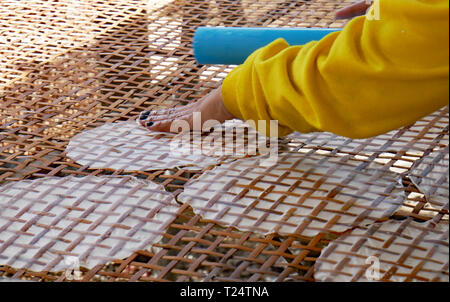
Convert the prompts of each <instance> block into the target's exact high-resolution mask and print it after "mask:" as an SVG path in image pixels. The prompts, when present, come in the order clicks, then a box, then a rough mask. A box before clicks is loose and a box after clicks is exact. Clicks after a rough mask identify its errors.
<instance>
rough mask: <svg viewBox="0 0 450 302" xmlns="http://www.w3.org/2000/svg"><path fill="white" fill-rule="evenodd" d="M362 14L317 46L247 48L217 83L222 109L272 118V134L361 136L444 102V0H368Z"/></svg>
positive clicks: (446, 46)
mask: <svg viewBox="0 0 450 302" xmlns="http://www.w3.org/2000/svg"><path fill="white" fill-rule="evenodd" d="M369 13H370V16H373V17H372V18H369V17H368V15H366V16H361V17H358V18H355V19H353V20H351V21H350V22H349V23H347V25H346V26H345V27H344V29H343V30H342V31H341V32H336V33H332V34H329V35H327V36H326V37H324V38H323V39H321V40H320V41H313V42H310V43H307V44H305V45H302V46H289V45H288V44H287V43H286V41H284V40H283V39H278V40H276V41H274V42H272V43H271V44H269V45H267V46H265V47H263V48H261V49H259V50H257V51H255V52H254V53H253V54H252V55H250V56H249V57H248V59H247V60H246V61H245V63H244V64H242V65H240V66H238V67H236V68H235V69H233V70H232V71H231V73H230V74H229V75H228V76H227V77H226V78H225V80H224V82H223V84H222V98H223V100H224V104H225V106H226V107H227V109H228V110H229V111H230V113H232V114H233V115H234V116H236V117H238V118H241V119H243V120H254V121H255V122H256V121H257V120H266V121H269V120H278V123H279V135H280V136H283V135H286V134H288V133H289V132H291V131H294V130H295V131H299V132H311V131H327V132H333V133H335V134H338V135H342V136H347V137H351V138H365V137H371V136H375V135H378V134H381V133H385V132H388V131H390V130H393V129H396V128H398V127H401V126H404V125H408V124H410V123H413V122H414V121H416V120H417V119H420V118H421V117H423V116H425V115H427V114H430V113H432V112H433V111H435V110H437V109H439V108H441V107H443V106H445V105H446V104H448V97H449V83H448V81H449V69H448V67H449V1H448V0H379V1H378V0H376V1H375V2H374V4H373V5H372V7H371V8H370V11H369V12H368V14H369ZM377 16H379V20H377V19H376V18H374V17H377ZM258 130H262V129H258Z"/></svg>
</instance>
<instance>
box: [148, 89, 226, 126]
mask: <svg viewBox="0 0 450 302" xmlns="http://www.w3.org/2000/svg"><path fill="white" fill-rule="evenodd" d="M194 112H201V121H202V125H203V124H204V123H205V122H206V121H208V120H209V121H211V120H216V121H217V122H219V123H222V122H224V121H226V120H230V119H233V115H231V113H229V112H228V110H227V108H226V107H225V105H224V104H223V100H222V89H221V87H219V88H217V89H215V90H213V91H212V92H211V93H209V94H208V95H206V96H205V97H203V98H202V99H200V100H199V101H197V102H195V103H193V104H190V105H186V106H182V107H177V108H171V109H162V110H151V111H144V112H142V113H141V115H140V117H139V122H140V124H141V125H142V126H144V127H146V128H147V129H149V130H153V131H161V132H171V129H170V126H171V124H172V122H174V121H176V120H184V121H186V122H188V124H189V127H190V129H191V130H193V117H194ZM211 125H212V124H211V123H210V122H209V123H208V126H211ZM172 131H173V132H176V131H178V129H173V130H172Z"/></svg>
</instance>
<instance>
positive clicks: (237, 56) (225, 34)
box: [194, 27, 340, 65]
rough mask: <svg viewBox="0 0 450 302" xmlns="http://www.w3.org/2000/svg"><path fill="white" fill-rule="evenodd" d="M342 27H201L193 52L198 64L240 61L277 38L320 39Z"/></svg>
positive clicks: (291, 40) (293, 40)
mask: <svg viewBox="0 0 450 302" xmlns="http://www.w3.org/2000/svg"><path fill="white" fill-rule="evenodd" d="M339 30H340V29H329V28H267V27H245V28H241V27H199V28H198V29H197V30H196V32H195V35H194V56H195V59H196V60H197V62H198V63H199V64H232V65H239V64H242V63H244V61H245V59H246V58H247V57H248V56H249V55H250V54H251V53H252V52H254V51H255V50H257V49H258V48H261V47H263V46H266V45H267V44H269V43H270V42H272V41H274V40H276V39H277V38H284V39H285V40H286V41H287V42H288V43H289V45H303V44H305V43H308V42H310V41H314V40H320V39H322V38H323V37H325V36H326V35H328V34H329V33H332V32H335V31H339Z"/></svg>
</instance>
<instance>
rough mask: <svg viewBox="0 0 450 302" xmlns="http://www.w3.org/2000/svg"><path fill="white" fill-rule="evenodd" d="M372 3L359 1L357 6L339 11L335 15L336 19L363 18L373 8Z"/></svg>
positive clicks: (353, 5) (350, 6)
mask: <svg viewBox="0 0 450 302" xmlns="http://www.w3.org/2000/svg"><path fill="white" fill-rule="evenodd" d="M371 2H372V1H370V2H369V1H366V0H364V1H359V2H357V3H355V4H352V5H349V6H347V7H344V8H342V9H340V10H338V11H337V12H336V13H335V17H336V19H347V18H353V17H356V16H362V15H364V14H365V13H366V11H367V9H368V8H369V7H370V6H371Z"/></svg>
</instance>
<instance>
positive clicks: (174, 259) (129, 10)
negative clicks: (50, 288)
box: [0, 0, 448, 281]
mask: <svg viewBox="0 0 450 302" xmlns="http://www.w3.org/2000/svg"><path fill="white" fill-rule="evenodd" d="M351 2H352V1H350V0H335V1H329V0H311V1H298V0H296V1H294V0H285V1H282V0H278V1H269V0H241V1H226V0H215V1H213V0H211V1H196V0H185V1H183V0H176V1H170V0H167V1H152V0H148V1H137V0H135V1H133V0H116V1H95V0H80V1H70V0H60V1H38V0H26V1H2V5H1V7H0V73H1V76H0V98H1V101H0V127H1V129H0V185H8V186H14V184H16V183H19V182H21V181H27V182H30V181H33V180H39V179H44V178H49V177H52V178H65V177H77V178H83V177H105V176H108V177H118V176H120V177H123V176H128V177H130V176H131V177H134V178H137V179H140V180H147V181H152V182H155V183H159V184H161V185H162V187H164V188H165V190H166V191H168V192H172V193H173V194H174V195H176V196H180V195H179V194H180V193H182V192H183V190H184V186H185V184H186V183H187V182H188V181H194V179H197V177H201V176H202V175H205V174H206V172H207V171H209V169H211V167H209V168H205V169H203V170H198V171H192V170H191V169H186V168H182V167H181V168H171V169H159V170H147V171H124V170H123V169H118V170H115V169H107V168H89V166H86V165H82V164H80V163H77V162H76V160H73V159H71V158H69V157H68V156H67V153H66V147H67V146H68V144H69V142H70V139H71V138H73V137H74V136H75V135H77V134H79V133H81V132H83V131H85V130H89V129H93V128H96V127H100V126H102V125H104V124H105V123H113V122H121V121H134V120H135V119H136V118H137V117H138V115H139V113H140V112H141V111H143V110H146V109H148V108H167V107H175V106H179V105H185V104H188V103H191V102H194V101H196V100H198V99H199V98H201V97H202V96H204V95H205V94H207V93H208V92H209V91H210V90H212V89H214V88H216V87H218V85H219V84H220V82H221V81H222V80H223V79H224V77H225V76H226V74H227V73H228V72H229V71H230V70H231V69H232V66H212V65H211V66H210V65H208V66H207V65H198V64H196V62H195V60H194V58H193V55H192V47H191V42H192V37H193V34H194V31H195V28H196V27H198V26H274V27H283V26H285V27H334V28H339V27H342V26H343V25H344V21H335V20H333V13H334V11H335V10H336V9H337V8H339V7H342V6H345V5H346V4H349V3H351ZM446 147H448V107H447V108H443V109H441V110H439V111H437V112H435V113H434V114H432V115H430V116H428V117H425V118H423V119H422V120H420V121H418V122H417V123H415V124H414V125H411V126H408V127H404V128H402V129H399V130H396V131H393V132H390V133H388V134H385V135H382V136H379V137H376V138H371V139H367V140H349V139H346V138H342V137H337V136H333V135H329V134H319V135H317V134H314V135H313V134H307V135H305V134H293V135H291V136H289V137H288V138H284V139H281V140H280V152H291V153H295V154H296V156H299V155H303V156H305V157H306V158H309V159H312V158H316V157H320V156H322V157H323V158H325V157H326V158H331V160H334V161H342V162H344V163H345V161H350V162H352V163H354V165H355V166H357V167H359V169H365V168H366V167H368V166H370V167H372V166H373V165H376V166H377V167H378V168H377V169H378V170H380V171H384V172H386V173H389V174H391V175H394V176H395V177H394V178H395V179H398V180H399V181H400V183H401V186H400V187H401V189H402V190H404V193H402V194H403V196H404V201H403V206H402V207H400V208H399V210H398V211H397V212H396V213H395V214H393V216H394V217H396V218H398V217H405V216H408V217H409V218H408V219H414V220H416V222H417V223H421V222H424V221H429V220H430V219H431V220H432V221H433V223H435V224H438V223H440V222H444V223H445V222H446V221H448V196H447V200H445V196H444V197H442V192H440V193H439V194H438V195H436V194H434V192H435V191H436V190H434V189H433V188H435V186H433V179H435V178H433V175H435V174H433V173H434V172H433V173H430V171H435V170H434V168H435V167H442V164H441V163H440V162H439V158H441V157H438V159H436V156H434V155H433V154H435V153H433V152H436V151H439V150H442V149H445V148H446ZM447 153H448V149H447ZM430 154H431V157H428V156H429V155H430ZM427 158H428V159H427ZM422 163H423V164H422ZM421 164H422V165H421ZM423 167H425V168H423ZM444 168H445V165H444ZM447 170H448V158H447ZM211 171H214V170H211ZM414 171H416V172H414ZM409 172H411V173H410V174H409ZM435 172H436V171H435ZM328 173H329V175H328V174H326V173H323V175H321V177H322V178H321V180H320V179H319V180H318V181H314V182H310V183H309V184H308V182H306V183H304V185H305V186H308V187H307V188H306V189H307V190H309V191H310V192H311V194H313V193H314V192H315V190H316V189H317V191H320V190H321V189H320V187H318V186H320V185H321V184H322V183H327V181H328V183H329V182H330V181H331V182H332V183H333V184H335V182H333V177H334V176H335V175H334V174H333V173H334V172H333V170H332V169H330V170H329V171H328ZM436 173H438V174H437V175H443V172H441V170H438V171H437V172H436ZM244 176H245V175H244ZM249 176H252V175H251V174H249ZM263 176H264V175H263ZM252 177H253V176H252ZM299 177H300V179H299V180H300V181H301V180H305V179H308V177H310V176H309V175H306V174H305V175H300V176H299ZM426 179H432V180H431V186H430V181H428V180H426ZM422 180H424V181H422ZM439 181H440V182H439V183H440V184H445V181H447V186H448V179H446V180H445V179H442V178H439ZM256 183H257V182H254V184H256ZM364 184H365V185H367V183H364ZM427 184H428V185H427ZM251 186H252V182H250V185H249V187H248V188H249V189H252V187H251ZM372 186H375V187H376V183H375V184H373V185H372ZM421 186H422V188H421ZM429 187H431V188H432V189H433V190H431V191H427V192H423V191H420V189H423V188H425V189H423V190H427V189H426V188H429ZM342 188H344V189H345V190H344V192H347V193H348V191H349V190H351V189H352V187H351V186H347V185H346V183H345V182H344V183H343V184H342ZM253 189H258V188H256V186H254V187H253ZM353 189H355V188H354V187H353ZM380 191H381V192H387V193H385V194H388V193H390V192H391V191H389V190H387V191H386V188H385V187H383V186H380V187H379V190H376V192H378V193H377V194H380V193H379V192H380ZM332 192H335V193H338V191H336V190H335V191H332ZM355 192H357V191H353V192H352V193H353V194H354V193H355ZM447 192H448V191H447ZM278 193H279V194H281V195H283V192H278ZM330 193H331V192H330ZM402 194H400V195H402ZM433 194H434V195H433ZM360 195H361V196H363V197H364V194H360ZM400 195H399V196H400ZM444 195H445V194H444ZM249 196H252V195H249ZM335 196H339V194H337V195H335ZM435 196H439V198H438V199H434V198H435ZM384 197H389V196H384ZM350 208H351V207H350ZM87 209H88V208H83V210H87ZM321 210H322V208H321V207H318V208H317V209H316V211H315V212H313V213H312V214H311V215H313V216H312V218H313V219H314V217H319V218H320V217H322V216H320V215H321ZM27 214H30V213H27V211H26V210H23V211H20V212H19V213H16V216H15V218H17V220H18V221H19V222H24V221H25V220H26V217H25V216H26V215H27ZM31 214H36V213H31ZM335 214H336V215H337V216H339V215H338V214H339V212H336V213H335ZM341 214H342V213H341ZM20 215H25V216H23V217H21V216H20ZM314 215H316V216H314ZM343 216H344V217H345V215H344V214H343ZM388 218H389V217H383V218H382V219H381V220H382V221H386V220H387V219H388ZM21 219H22V221H21ZM336 221H338V220H333V222H336ZM25 222H26V221H25ZM28 225H29V224H28ZM328 225H333V223H330V224H328ZM350 226H351V227H353V226H354V225H352V223H350ZM0 227H1V226H0ZM315 230H316V232H315V233H308V234H304V233H302V229H301V228H299V229H298V230H297V231H295V232H293V233H290V231H289V232H288V233H287V234H282V235H277V234H275V233H271V234H265V232H258V231H255V230H250V229H245V228H244V229H242V230H239V229H236V228H234V227H233V226H229V225H226V224H223V223H217V222H214V221H211V220H206V219H204V217H202V216H201V215H197V214H196V212H195V213H194V210H193V209H192V208H191V207H190V206H189V205H187V204H181V205H180V207H179V209H178V215H177V216H176V217H175V218H174V220H173V221H171V222H170V224H169V225H168V226H167V228H165V229H164V231H162V232H163V233H162V234H161V235H162V239H160V240H159V242H157V243H155V244H153V245H152V244H151V243H149V244H148V246H146V247H141V246H139V247H138V248H139V250H135V251H130V252H129V255H127V256H125V257H124V256H122V255H120V256H119V257H118V258H117V259H113V260H111V259H108V261H109V262H107V263H106V264H95V265H94V266H93V267H81V268H80V271H72V272H70V273H69V274H68V273H67V271H66V272H57V271H56V272H55V271H51V272H50V271H49V270H48V269H42V270H41V269H34V270H31V269H29V268H27V267H23V266H20V267H19V266H14V264H13V262H10V263H11V264H12V265H6V263H5V262H3V264H1V263H0V277H2V278H14V279H24V280H33V281H72V280H84V281H106V280H108V281H242V280H246V281H313V280H314V263H315V262H316V259H317V258H318V257H319V255H320V254H321V252H322V250H323V248H325V247H327V246H330V242H331V243H332V242H333V241H335V240H336V239H337V238H338V237H339V236H340V235H341V234H340V233H339V232H341V231H342V229H339V230H337V231H336V230H335V229H332V228H327V226H326V224H325V226H324V225H323V224H322V225H320V227H319V228H316V229H315ZM4 234H5V233H3V232H1V231H0V245H2V244H3V245H4V244H5V241H6V238H5V237H6V236H5V235H4ZM121 240H124V241H126V239H123V238H122V239H121ZM447 240H448V236H447ZM74 242H76V240H75V241H74ZM415 244H416V245H418V246H420V245H421V242H420V240H419V241H417V242H415ZM447 245H448V241H447ZM69 246H70V248H67V249H66V250H65V252H70V251H72V249H74V248H76V244H74V243H73V244H70V245H69ZM43 252H45V251H43ZM0 255H1V252H0ZM0 261H4V258H1V257H0ZM44 264H45V263H44ZM44 266H45V265H44ZM443 267H444V274H447V276H448V264H447V266H446V268H445V265H443ZM417 270H420V266H419V269H416V271H415V273H416V274H417V275H419V276H423V274H420V272H418V271H417ZM445 270H446V272H445ZM422 279H423V278H422ZM425 279H426V278H425Z"/></svg>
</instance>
